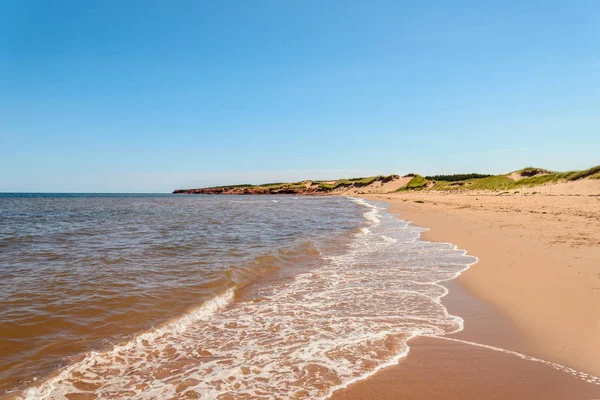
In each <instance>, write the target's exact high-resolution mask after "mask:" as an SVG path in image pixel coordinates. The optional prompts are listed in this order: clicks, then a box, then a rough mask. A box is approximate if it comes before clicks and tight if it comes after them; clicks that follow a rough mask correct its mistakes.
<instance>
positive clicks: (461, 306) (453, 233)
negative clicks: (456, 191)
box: [332, 192, 600, 399]
mask: <svg viewBox="0 0 600 400" xmlns="http://www.w3.org/2000/svg"><path fill="white" fill-rule="evenodd" d="M365 197H367V198H370V199H373V200H385V201H388V202H390V203H391V210H392V212H395V213H398V214H400V215H401V217H402V218H403V219H409V220H411V221H413V222H414V223H415V224H416V225H419V226H424V227H428V228H431V230H430V231H428V232H425V233H424V234H423V236H422V237H423V238H424V239H426V240H432V241H444V242H452V243H455V244H457V245H458V246H459V247H460V248H463V249H466V250H468V251H469V253H470V254H472V255H475V256H477V257H479V259H480V261H479V263H478V264H476V265H474V266H473V267H471V269H469V270H468V271H466V272H465V273H464V274H463V275H461V276H460V277H459V278H458V279H456V280H455V281H453V282H449V283H448V287H449V288H450V293H449V295H448V296H447V297H446V298H444V299H443V302H444V304H445V305H446V306H447V307H448V309H449V312H451V313H453V314H455V315H460V316H462V317H463V318H464V319H465V330H464V331H462V332H460V333H458V334H456V335H454V336H452V337H451V338H456V339H459V340H463V341H467V342H474V343H479V344H485V345H490V346H494V347H499V348H502V349H507V350H511V351H516V352H518V353H522V354H526V355H529V356H533V357H536V358H540V359H543V360H549V361H552V362H555V363H559V364H562V365H565V366H568V367H572V368H575V369H576V370H578V371H582V372H587V373H590V374H592V375H595V376H599V375H600V361H599V360H600V263H599V260H600V253H599V251H600V246H599V244H600V237H599V236H600V229H599V227H600V223H599V222H600V200H599V199H600V198H599V197H597V196H593V195H592V196H589V195H583V196H566V195H552V196H550V195H539V194H538V195H531V196H522V195H517V196H495V195H484V194H483V195H482V194H478V195H473V196H468V195H448V194H431V193H425V192H423V193H418V194H408V195H397V194H393V195H379V196H377V195H370V196H365ZM398 398H401V399H448V398H451V399H474V398H476V399H600V385H596V384H592V383H587V382H585V381H583V380H581V379H578V378H576V377H574V376H572V375H571V374H569V373H566V372H563V371H558V370H556V369H553V368H552V367H550V366H548V365H545V364H543V363H539V362H534V361H527V360H523V359H521V358H519V357H517V356H515V355H512V354H507V353H502V352H497V351H494V350H490V349H487V348H482V347H477V346H473V345H470V344H465V343H460V342H456V341H448V340H444V339H436V338H418V339H415V340H413V341H411V351H410V353H409V355H408V357H407V358H406V359H403V360H401V361H400V362H399V364H398V365H397V366H393V367H390V368H386V369H384V370H382V371H380V372H379V373H377V374H376V375H374V376H372V377H370V378H368V379H366V380H364V381H360V382H357V383H355V384H353V385H351V386H350V387H349V388H347V389H345V390H341V391H338V392H336V393H335V394H334V396H333V397H332V399H398Z"/></svg>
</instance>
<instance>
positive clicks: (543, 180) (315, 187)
mask: <svg viewBox="0 0 600 400" xmlns="http://www.w3.org/2000/svg"><path fill="white" fill-rule="evenodd" d="M404 177H405V178H411V179H410V181H409V182H408V184H407V185H406V186H405V187H403V188H400V189H398V191H409V190H439V191H450V190H451V191H464V190H485V191H494V192H500V193H501V194H511V193H512V194H518V193H519V192H520V190H519V189H520V188H524V187H533V186H541V185H546V184H549V183H555V182H569V181H577V180H580V179H600V165H598V166H595V167H593V168H589V169H586V170H583V171H569V172H553V171H548V170H545V169H542V168H534V167H528V168H524V169H521V170H518V171H514V172H511V173H509V174H506V175H488V174H477V173H471V174H453V175H431V176H426V177H423V176H421V175H418V174H413V173H411V174H407V175H405V176H404ZM399 178H400V177H399V176H398V175H387V176H384V175H377V176H368V177H360V178H349V179H338V180H336V181H312V184H311V187H310V188H309V187H307V183H308V181H303V182H293V183H285V182H275V183H265V184H262V185H250V184H242V185H229V186H216V187H214V188H207V189H243V192H244V193H246V192H249V191H253V192H257V193H265V194H268V193H300V192H305V191H306V192H309V193H313V192H321V193H323V192H325V193H327V192H331V191H334V190H336V189H350V188H361V187H365V186H368V185H371V184H373V183H375V182H381V184H384V183H386V182H390V181H392V180H394V179H399ZM246 189H248V190H246Z"/></svg>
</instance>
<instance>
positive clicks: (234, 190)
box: [173, 187, 327, 195]
mask: <svg viewBox="0 0 600 400" xmlns="http://www.w3.org/2000/svg"><path fill="white" fill-rule="evenodd" d="M326 193H327V192H324V191H320V190H319V188H318V187H314V188H311V187H308V188H306V187H304V188H290V187H282V188H267V187H251V188H239V187H216V188H200V189H179V190H175V191H174V192H173V194H240V195H241V194H246V195H259V194H295V195H301V194H311V195H315V194H326Z"/></svg>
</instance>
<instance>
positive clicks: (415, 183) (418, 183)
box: [406, 175, 429, 190]
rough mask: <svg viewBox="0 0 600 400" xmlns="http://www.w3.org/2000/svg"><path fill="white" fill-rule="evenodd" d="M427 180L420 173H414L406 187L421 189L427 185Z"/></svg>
mask: <svg viewBox="0 0 600 400" xmlns="http://www.w3.org/2000/svg"><path fill="white" fill-rule="evenodd" d="M428 182H429V181H428V180H427V179H425V178H423V177H422V176H421V175H415V176H414V178H412V179H411V180H410V181H409V182H408V184H407V185H406V189H408V190H410V189H413V190H414V189H423V188H424V187H425V186H427V183H428Z"/></svg>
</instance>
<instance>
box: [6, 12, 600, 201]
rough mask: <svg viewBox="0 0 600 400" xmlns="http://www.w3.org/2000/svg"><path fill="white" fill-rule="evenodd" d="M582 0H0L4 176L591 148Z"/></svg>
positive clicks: (596, 106)
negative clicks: (416, 0) (427, 0)
mask: <svg viewBox="0 0 600 400" xmlns="http://www.w3.org/2000/svg"><path fill="white" fill-rule="evenodd" d="M599 20H600V2H597V1H577V0H574V1H568V2H565V1H553V0H545V1H541V0H540V1H512V0H505V1H489V2H482V1H431V2H414V1H411V2H408V1H406V2H404V1H399V0H389V1H367V0H364V1H352V0H345V1H333V0H331V1H312V0H303V1H288V0H273V1H259V0H256V1H226V0H224V1H212V0H211V1H208V0H206V1H198V0H195V1H149V0H145V1H133V0H128V1H121V0H119V1H109V0H106V1H97V2H92V1H89V2H88V1H27V0H15V1H12V0H11V1H8V0H0V191H82V192H90V191H92V192H105V191H109V192H168V191H171V190H172V189H174V188H179V187H198V186H205V185H213V184H229V183H246V182H248V183H260V182H263V181H280V180H300V179H306V178H339V177H343V176H346V177H349V176H360V175H371V174H376V173H386V174H387V173H408V172H418V173H423V174H433V173H455V172H482V173H503V172H509V171H511V170H515V169H519V168H522V167H525V166H529V165H534V166H540V167H545V168H550V169H555V170H567V169H583V168H587V167H590V166H592V165H595V164H600V157H599V154H600V129H599V128H600V111H599V110H600V40H598V38H599V37H600V24H598V21H599Z"/></svg>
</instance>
